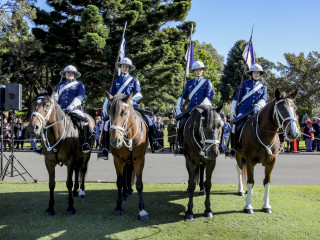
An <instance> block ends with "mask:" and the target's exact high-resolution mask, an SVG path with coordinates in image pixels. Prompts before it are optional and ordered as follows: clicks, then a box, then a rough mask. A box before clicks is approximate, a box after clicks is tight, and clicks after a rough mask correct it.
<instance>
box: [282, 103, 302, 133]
mask: <svg viewBox="0 0 320 240" xmlns="http://www.w3.org/2000/svg"><path fill="white" fill-rule="evenodd" d="M288 101H289V103H290V106H289V107H287V105H285V107H286V109H287V111H288V113H289V116H290V117H291V118H293V119H295V120H296V115H295V111H294V109H293V108H294V106H295V105H294V103H293V101H292V100H291V99H289V98H288ZM290 127H291V132H292V135H294V136H297V135H299V133H300V131H299V128H298V126H297V122H296V121H290Z"/></svg>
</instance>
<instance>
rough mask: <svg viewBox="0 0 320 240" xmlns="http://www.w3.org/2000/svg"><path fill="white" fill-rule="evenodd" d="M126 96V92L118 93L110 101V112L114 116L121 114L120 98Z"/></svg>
mask: <svg viewBox="0 0 320 240" xmlns="http://www.w3.org/2000/svg"><path fill="white" fill-rule="evenodd" d="M125 97H126V95H125V94H123V93H121V94H116V95H114V96H113V99H112V101H111V103H110V111H111V112H110V114H112V115H113V116H117V115H119V114H120V111H121V108H120V107H121V101H119V100H122V99H124V98H125Z"/></svg>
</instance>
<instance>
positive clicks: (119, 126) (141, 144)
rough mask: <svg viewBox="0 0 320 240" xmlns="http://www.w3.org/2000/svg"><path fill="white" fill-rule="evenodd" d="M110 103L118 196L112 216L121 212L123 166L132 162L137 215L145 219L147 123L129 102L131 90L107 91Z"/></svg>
mask: <svg viewBox="0 0 320 240" xmlns="http://www.w3.org/2000/svg"><path fill="white" fill-rule="evenodd" d="M107 98H108V99H109V101H110V103H109V106H108V112H109V115H110V124H111V126H110V144H111V153H112V155H113V158H114V166H115V168H116V172H117V187H118V197H117V206H116V208H115V210H114V215H116V216H121V215H123V209H122V197H121V190H122V188H123V186H124V185H125V181H126V178H125V176H126V174H125V173H124V166H125V165H126V164H127V163H128V162H131V163H132V165H133V169H134V174H135V176H136V188H137V191H138V196H139V210H140V212H139V217H140V220H141V221H147V220H148V213H147V212H146V211H145V209H144V202H143V198H142V190H143V183H142V172H143V168H144V162H145V154H146V150H147V147H148V138H147V130H148V129H147V124H146V123H145V122H144V121H143V119H142V116H141V114H140V113H139V112H137V111H135V110H134V109H133V107H132V105H131V102H130V100H131V98H132V93H131V94H130V95H128V96H126V95H125V94H117V95H115V96H112V95H110V94H109V93H107Z"/></svg>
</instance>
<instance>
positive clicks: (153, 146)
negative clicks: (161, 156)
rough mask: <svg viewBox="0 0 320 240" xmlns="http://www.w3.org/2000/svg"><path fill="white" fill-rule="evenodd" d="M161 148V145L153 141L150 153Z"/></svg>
mask: <svg viewBox="0 0 320 240" xmlns="http://www.w3.org/2000/svg"><path fill="white" fill-rule="evenodd" d="M161 150H162V147H161V145H160V144H159V143H158V142H157V141H154V142H153V143H152V145H151V152H152V153H155V152H156V153H158V152H160V151H161Z"/></svg>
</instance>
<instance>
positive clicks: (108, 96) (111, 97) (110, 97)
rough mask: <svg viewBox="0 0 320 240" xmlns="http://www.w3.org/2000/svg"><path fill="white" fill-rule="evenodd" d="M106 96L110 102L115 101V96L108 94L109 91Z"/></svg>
mask: <svg viewBox="0 0 320 240" xmlns="http://www.w3.org/2000/svg"><path fill="white" fill-rule="evenodd" d="M106 96H107V98H108V100H109V101H110V102H111V101H112V99H113V96H112V95H111V94H110V93H108V91H106Z"/></svg>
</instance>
